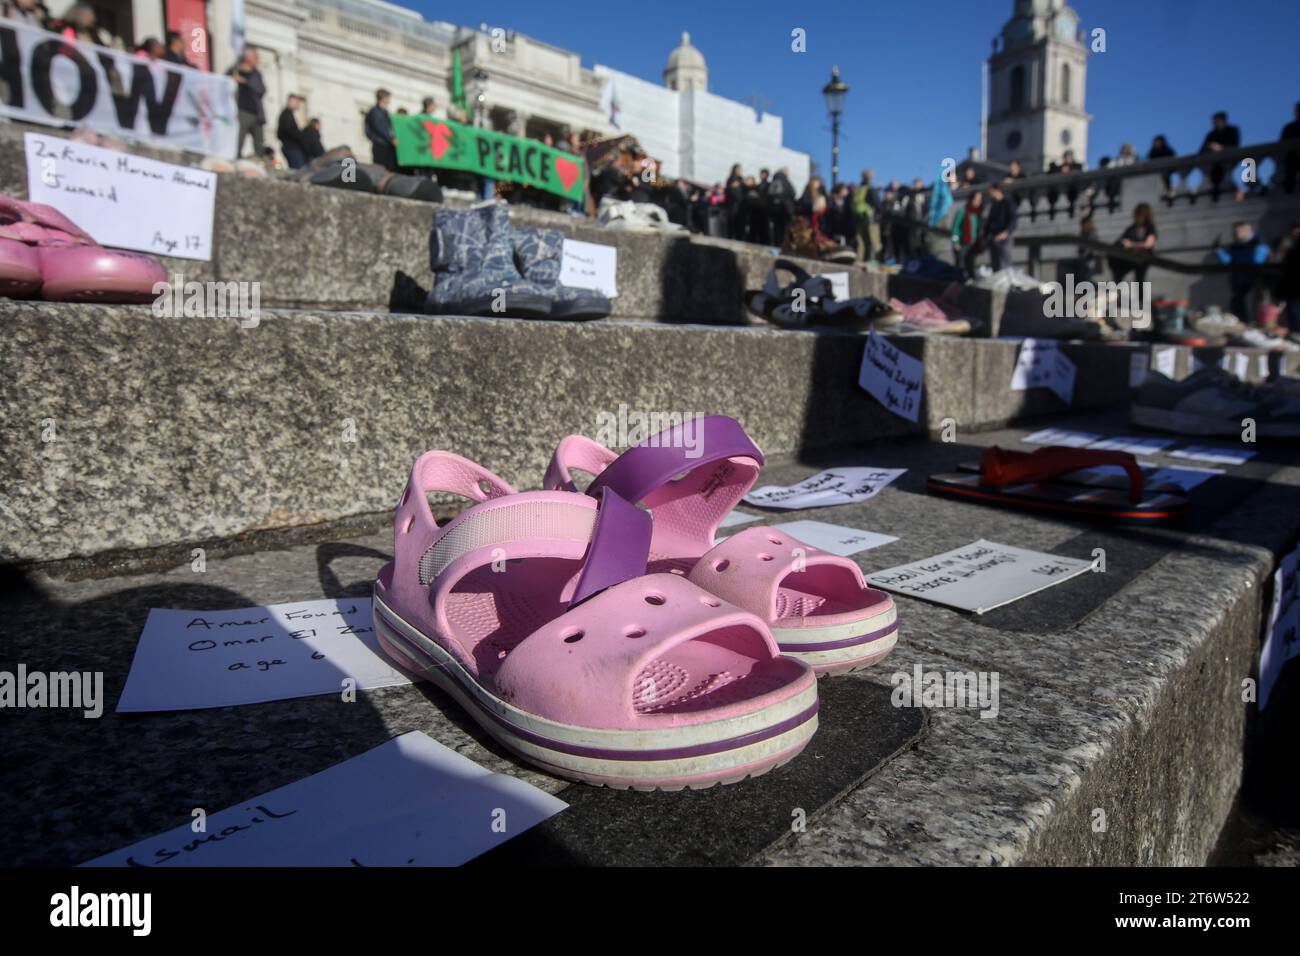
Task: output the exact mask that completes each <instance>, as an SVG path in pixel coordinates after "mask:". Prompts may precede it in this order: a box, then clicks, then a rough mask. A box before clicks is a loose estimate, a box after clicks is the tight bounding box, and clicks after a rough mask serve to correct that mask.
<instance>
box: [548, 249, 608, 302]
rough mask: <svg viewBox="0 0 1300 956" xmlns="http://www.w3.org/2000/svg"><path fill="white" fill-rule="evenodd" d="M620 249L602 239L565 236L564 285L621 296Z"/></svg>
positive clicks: (561, 272) (562, 269)
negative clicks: (594, 239)
mask: <svg viewBox="0 0 1300 956" xmlns="http://www.w3.org/2000/svg"><path fill="white" fill-rule="evenodd" d="M617 277H618V249H617V248H616V247H614V246H610V245H606V244H605V243H602V242H582V241H580V240H578V239H565V240H564V252H563V258H562V260H561V264H560V285H567V286H573V287H574V288H575V289H591V290H592V291H594V292H599V293H601V294H603V295H604V296H606V297H607V298H610V299H613V298H616V297H617V296H618V281H617Z"/></svg>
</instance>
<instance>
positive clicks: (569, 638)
mask: <svg viewBox="0 0 1300 956" xmlns="http://www.w3.org/2000/svg"><path fill="white" fill-rule="evenodd" d="M585 633H586V632H585V631H581V630H578V629H577V628H570V629H569V630H567V631H564V632H563V633H562V634H561V635H560V636H561V637H563V638H564V643H565V644H577V643H578V642H579V641H580V640H582V638H583V635H584V634H585Z"/></svg>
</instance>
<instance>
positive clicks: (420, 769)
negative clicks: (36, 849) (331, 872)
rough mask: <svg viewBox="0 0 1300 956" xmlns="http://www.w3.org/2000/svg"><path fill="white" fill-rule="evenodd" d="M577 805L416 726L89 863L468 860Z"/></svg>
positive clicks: (367, 863) (169, 865) (405, 863)
mask: <svg viewBox="0 0 1300 956" xmlns="http://www.w3.org/2000/svg"><path fill="white" fill-rule="evenodd" d="M271 755H272V759H273V756H274V751H271ZM567 806H568V804H566V803H565V802H564V801H562V800H559V799H557V798H555V797H553V796H551V795H550V794H548V793H546V792H545V791H543V790H539V789H538V788H537V787H534V786H533V785H532V784H530V783H527V782H525V781H523V780H519V779H516V778H515V777H509V776H506V775H505V774H499V773H493V772H492V771H490V770H488V769H486V768H485V767H481V766H479V765H478V764H476V763H475V762H474V761H472V760H470V759H469V758H468V757H464V756H462V755H461V754H458V753H456V752H455V751H454V750H450V749H448V748H447V747H444V746H443V745H442V744H440V743H438V742H437V741H436V740H433V739H432V738H431V737H428V736H426V735H425V734H422V733H420V732H419V731H415V730H413V731H411V732H410V733H406V734H402V735H401V736H400V737H396V738H394V739H392V740H390V741H388V742H387V743H383V744H380V745H379V746H378V747H375V748H374V749H373V750H368V751H366V752H365V753H363V754H361V755H360V756H357V757H353V758H352V759H351V760H345V761H343V762H342V763H340V764H335V765H334V766H333V767H330V768H329V769H327V770H322V771H321V772H320V773H316V774H312V775H311V776H310V777H305V778H303V779H302V780H298V781H296V782H294V783H291V784H289V785H288V786H284V787H280V788H279V789H278V790H272V791H270V792H269V793H264V794H261V795H260V796H255V797H249V798H248V799H247V800H243V801H241V802H239V803H237V804H235V805H234V806H231V807H227V808H226V809H224V810H219V811H217V812H214V813H212V814H209V815H208V817H207V818H206V819H205V821H204V829H203V831H202V832H197V833H196V832H195V831H194V830H192V829H191V823H186V824H182V825H181V826H178V827H176V829H174V830H168V831H166V832H164V833H160V834H158V835H157V836H154V837H150V838H149V839H147V840H141V841H140V842H139V843H136V844H133V845H132V846H129V847H126V848H125V849H122V850H118V851H116V852H114V853H108V854H105V855H104V856H101V857H97V858H96V859H94V860H91V861H89V862H88V863H86V864H84V865H85V866H156V867H164V868H173V867H190V866H395V867H396V866H459V865H460V864H462V863H465V862H466V861H468V860H472V859H473V858H474V857H476V856H478V855H479V854H481V853H483V852H485V851H487V850H490V849H491V848H492V847H494V846H496V845H497V844H499V843H504V842H505V841H506V840H508V839H510V838H511V837H512V836H515V835H516V834H519V833H522V832H523V831H525V830H527V829H529V828H531V827H534V826H536V825H537V824H539V823H541V822H542V821H543V820H545V819H546V818H547V817H551V816H554V815H555V814H557V813H559V812H560V811H561V810H563V809H565V808H566V807H567Z"/></svg>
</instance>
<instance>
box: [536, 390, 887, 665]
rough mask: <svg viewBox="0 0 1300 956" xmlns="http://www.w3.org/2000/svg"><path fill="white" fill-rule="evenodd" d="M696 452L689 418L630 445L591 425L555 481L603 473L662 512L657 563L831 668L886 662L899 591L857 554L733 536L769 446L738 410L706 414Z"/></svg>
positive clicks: (549, 479) (598, 482) (553, 474)
mask: <svg viewBox="0 0 1300 956" xmlns="http://www.w3.org/2000/svg"><path fill="white" fill-rule="evenodd" d="M698 425H699V427H698V429H697V432H696V438H697V439H698V443H697V444H696V445H695V450H696V451H697V452H698V454H697V456H696V457H691V456H690V455H689V454H688V447H689V446H688V443H687V442H685V441H684V440H683V439H684V438H685V437H686V436H685V435H684V433H683V429H682V427H681V426H676V427H674V428H669V429H666V430H665V431H663V432H660V433H659V434H658V435H655V436H654V437H653V438H649V439H647V440H646V441H644V442H642V443H641V444H639V445H636V446H635V447H633V448H629V449H628V450H627V451H626V452H624V453H623V454H622V455H616V454H615V453H614V452H612V451H610V450H609V449H608V448H606V447H605V446H603V445H600V444H597V443H596V442H594V441H592V440H591V439H590V438H585V437H583V436H581V435H570V436H569V437H567V438H565V439H564V440H563V441H561V442H560V445H559V447H558V448H557V449H556V450H555V455H554V457H552V459H551V464H550V467H549V468H548V469H547V471H546V478H545V487H546V488H547V489H550V490H566V491H576V490H577V488H576V486H575V485H574V482H573V477H572V473H573V471H575V470H576V471H584V472H587V473H588V474H592V475H595V476H596V479H595V480H594V481H593V482H592V483H591V485H590V486H589V487H588V488H587V494H588V495H600V494H601V493H602V492H603V491H605V490H610V491H613V492H615V493H616V494H617V495H618V496H619V497H620V498H622V499H624V500H625V501H634V502H644V503H645V505H646V506H647V507H648V508H649V509H650V510H651V511H652V512H653V515H654V533H653V537H652V540H651V544H650V565H649V569H650V570H651V571H652V572H671V573H674V574H677V575H684V576H686V578H687V579H688V580H689V581H691V582H692V583H693V584H697V585H699V586H700V587H702V588H704V589H705V590H706V591H709V592H710V593H712V594H716V595H717V596H718V597H720V598H722V599H723V600H726V601H730V602H731V603H732V604H735V605H736V606H737V607H740V608H743V609H745V610H746V611H750V612H752V613H753V614H756V615H757V616H758V617H760V618H762V619H763V620H764V621H766V622H767V625H768V627H770V628H771V629H772V634H773V636H774V637H775V638H776V642H777V645H778V646H779V647H780V649H781V653H782V654H785V655H787V656H789V657H794V658H797V659H799V660H801V661H804V662H805V663H807V664H810V665H812V667H813V669H814V670H816V671H817V673H819V674H842V673H846V672H848V671H854V670H859V669H860V668H863V667H868V666H870V665H872V664H875V663H878V662H879V661H882V660H884V659H885V657H887V656H888V655H889V652H890V651H891V650H893V648H894V645H895V643H897V641H898V622H897V617H896V614H895V611H894V601H893V598H891V597H890V596H889V595H888V594H887V593H885V592H884V591H878V590H876V589H874V588H870V587H868V586H867V583H866V581H865V580H864V579H863V577H862V571H861V570H860V569H859V568H858V566H857V565H856V564H854V563H853V562H852V561H851V560H849V559H848V558H842V557H840V556H838V555H834V554H829V553H827V552H825V551H821V550H819V549H817V548H814V547H812V546H811V545H807V544H804V543H802V542H800V541H798V540H796V539H794V538H791V537H790V536H789V535H786V534H783V533H780V532H778V531H775V530H773V529H772V528H764V527H755V528H747V529H745V530H744V531H741V532H739V533H737V534H735V535H732V536H731V537H730V538H727V539H726V540H725V541H723V542H722V543H721V544H715V543H714V533H715V532H716V531H717V529H718V524H719V523H720V522H721V521H722V519H723V518H724V517H726V515H727V514H728V513H729V512H730V511H731V509H732V508H734V507H735V506H736V505H737V504H738V503H739V502H740V499H742V498H743V497H744V496H745V495H746V494H747V493H748V492H749V489H750V488H751V487H753V485H754V482H755V480H756V479H757V478H758V472H759V469H760V468H761V467H762V464H763V453H762V452H761V451H759V450H758V447H757V446H756V445H755V444H754V443H753V442H752V441H750V439H749V436H748V435H746V434H745V430H744V429H743V428H741V427H740V424H739V423H738V422H737V421H735V419H732V418H727V417H726V416H724V415H710V416H707V417H705V418H702V419H701V420H700V421H699V423H698Z"/></svg>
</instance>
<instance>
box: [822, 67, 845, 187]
mask: <svg viewBox="0 0 1300 956" xmlns="http://www.w3.org/2000/svg"><path fill="white" fill-rule="evenodd" d="M848 93H849V84H847V83H845V82H844V81H843V80H841V79H840V68H839V67H838V66H833V67H831V81H830V82H829V83H827V84H826V85H825V86H824V87H822V96H824V97H826V111H827V112H828V113H830V114H831V189H834V188H835V186H836V185H837V184H838V182H839V179H840V114H841V113H843V112H844V98H845V97H846V96H848Z"/></svg>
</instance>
